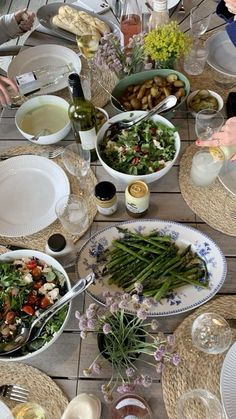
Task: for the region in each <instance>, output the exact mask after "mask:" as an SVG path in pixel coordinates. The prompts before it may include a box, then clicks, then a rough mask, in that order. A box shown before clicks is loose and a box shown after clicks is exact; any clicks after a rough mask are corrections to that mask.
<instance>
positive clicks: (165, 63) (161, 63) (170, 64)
mask: <svg viewBox="0 0 236 419" xmlns="http://www.w3.org/2000/svg"><path fill="white" fill-rule="evenodd" d="M175 62H176V59H175V57H170V58H168V59H167V60H157V61H155V68H157V69H158V68H160V69H161V68H171V69H174V67H175Z"/></svg>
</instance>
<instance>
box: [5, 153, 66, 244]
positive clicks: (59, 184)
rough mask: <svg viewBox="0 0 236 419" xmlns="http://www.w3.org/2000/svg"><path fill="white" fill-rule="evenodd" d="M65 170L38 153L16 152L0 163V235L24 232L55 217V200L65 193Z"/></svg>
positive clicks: (49, 221) (28, 232) (42, 225)
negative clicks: (37, 154) (19, 153)
mask: <svg viewBox="0 0 236 419" xmlns="http://www.w3.org/2000/svg"><path fill="white" fill-rule="evenodd" d="M69 192H70V184H69V181H68V178H67V176H66V174H65V172H64V171H63V170H62V169H61V168H60V166H58V165H57V164H56V163H54V162H53V161H51V160H49V159H46V158H45V157H40V156H28V155H26V156H17V157H12V158H10V159H8V160H5V161H2V162H1V163H0V203H1V204H0V235H1V236H7V237H20V236H28V235H29V234H33V233H36V232H38V231H40V230H42V229H43V228H45V227H47V226H48V225H50V224H51V223H52V222H53V221H55V220H56V218H57V216H56V213H55V206H56V202H57V201H58V200H59V199H60V198H61V197H62V196H64V195H67V194H69Z"/></svg>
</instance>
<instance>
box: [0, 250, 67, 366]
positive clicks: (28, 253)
mask: <svg viewBox="0 0 236 419" xmlns="http://www.w3.org/2000/svg"><path fill="white" fill-rule="evenodd" d="M25 257H29V258H31V257H35V258H37V259H40V260H42V261H44V262H46V263H47V265H51V266H52V267H53V268H55V269H57V270H58V271H60V272H61V273H62V274H63V275H64V277H65V281H66V284H67V288H68V290H70V289H71V284H70V280H69V277H68V275H67V273H66V271H65V269H64V268H63V267H62V266H61V264H60V263H59V262H58V261H57V260H56V259H54V258H53V257H51V256H49V255H47V254H46V253H43V252H39V251H36V250H30V249H27V250H26V249H24V250H23V249H22V250H14V251H12V252H7V253H4V254H3V255H0V262H10V261H12V260H16V259H22V258H25ZM70 311H71V303H69V306H68V311H67V314H66V317H65V319H64V322H63V323H62V325H61V328H60V329H59V331H58V332H57V333H55V334H54V336H53V337H52V339H51V340H50V341H49V342H46V343H45V344H44V345H43V346H42V347H41V348H39V349H38V350H35V351H34V352H30V353H28V354H26V355H22V356H17V355H14V352H12V353H11V354H9V355H4V356H1V355H0V361H23V360H26V359H29V358H32V357H34V356H36V355H39V354H41V353H42V352H43V351H45V350H46V349H48V348H49V347H50V346H51V345H52V344H53V343H54V342H55V341H56V340H57V339H58V338H59V336H60V335H61V333H62V332H63V330H64V328H65V326H66V323H67V321H68V318H69V316H70Z"/></svg>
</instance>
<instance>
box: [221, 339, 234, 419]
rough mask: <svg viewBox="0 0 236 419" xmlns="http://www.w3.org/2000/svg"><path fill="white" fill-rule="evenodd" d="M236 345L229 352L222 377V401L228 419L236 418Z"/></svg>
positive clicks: (222, 370)
mask: <svg viewBox="0 0 236 419" xmlns="http://www.w3.org/2000/svg"><path fill="white" fill-rule="evenodd" d="M235 366H236V343H234V344H233V345H232V346H231V348H230V350H229V351H228V353H227V355H226V357H225V359H224V362H223V366H222V369H221V376H220V392H221V399H222V403H223V406H224V409H225V413H226V415H227V416H226V417H227V419H235V418H236V396H235V395H236V368H235Z"/></svg>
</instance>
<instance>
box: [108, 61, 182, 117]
mask: <svg viewBox="0 0 236 419" xmlns="http://www.w3.org/2000/svg"><path fill="white" fill-rule="evenodd" d="M167 71H168V73H166V75H163V77H166V76H167V75H169V74H171V73H174V74H177V75H178V76H179V75H180V76H181V77H182V78H183V79H184V82H185V89H186V95H185V96H184V97H183V99H182V100H181V101H180V102H177V104H176V105H175V106H174V108H173V109H176V108H178V107H179V106H180V105H182V103H184V102H185V100H186V99H187V97H188V95H189V92H190V81H189V79H188V78H187V77H186V76H185V74H183V73H181V72H180V71H178V70H174V69H171V68H170V69H169V68H156V69H152V70H144V71H140V72H139V73H134V74H130V75H129V76H125V77H123V78H122V79H120V80H118V82H117V83H116V85H115V86H114V87H113V89H112V91H111V98H110V102H111V104H112V106H113V107H114V108H115V109H116V110H118V111H119V112H123V111H122V110H121V109H120V108H118V107H117V106H116V105H115V104H114V102H113V97H112V96H114V97H115V98H116V99H119V97H118V96H116V95H115V94H114V90H115V89H116V88H117V87H118V86H119V85H120V84H121V83H122V82H124V81H125V80H128V79H129V78H130V80H131V79H132V77H134V76H136V77H137V78H138V75H141V74H142V75H144V74H146V75H147V80H148V79H149V78H152V77H155V74H156V75H158V74H160V75H161V73H163V72H164V73H165V72H167ZM140 82H141V81H137V82H134V83H130V84H133V85H135V86H136V85H137V84H139V83H140ZM126 87H128V85H127V86H126ZM126 87H125V88H124V90H125V89H126ZM137 110H142V109H137ZM171 111H172V109H170V110H166V111H164V112H161V114H163V115H165V114H167V113H168V112H171ZM130 112H131V111H130Z"/></svg>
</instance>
